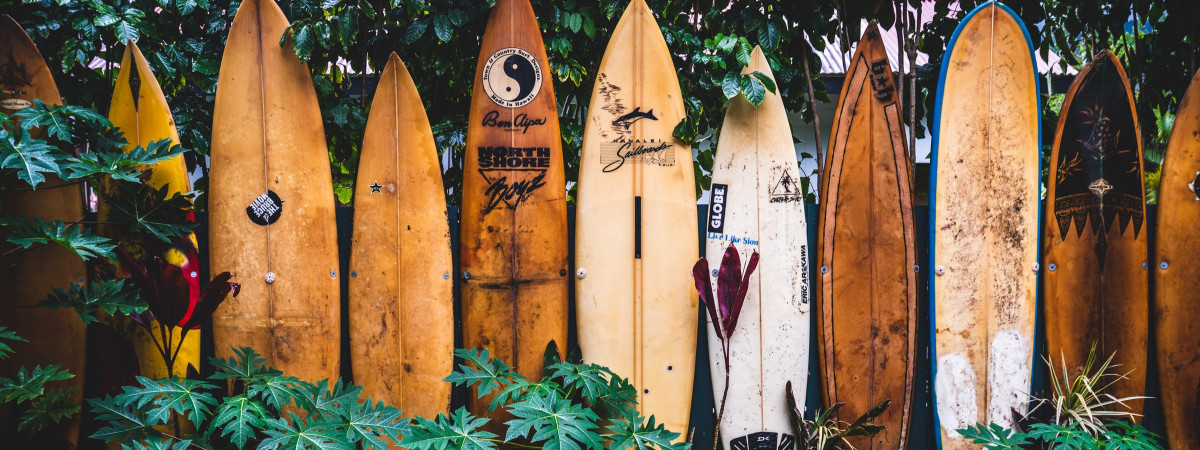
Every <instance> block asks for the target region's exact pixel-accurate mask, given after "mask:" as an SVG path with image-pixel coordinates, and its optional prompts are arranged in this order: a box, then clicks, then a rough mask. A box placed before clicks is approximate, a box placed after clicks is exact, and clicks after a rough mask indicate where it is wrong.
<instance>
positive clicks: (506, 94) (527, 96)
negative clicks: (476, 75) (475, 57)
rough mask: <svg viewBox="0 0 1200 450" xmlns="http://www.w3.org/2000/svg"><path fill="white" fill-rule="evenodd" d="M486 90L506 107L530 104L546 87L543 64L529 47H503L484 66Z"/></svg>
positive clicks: (484, 86) (499, 103)
mask: <svg viewBox="0 0 1200 450" xmlns="http://www.w3.org/2000/svg"><path fill="white" fill-rule="evenodd" d="M483 91H484V92H486V93H487V95H488V98H491V99H492V101H493V102H496V104H497V105H500V106H503V107H505V108H519V107H522V106H525V105H528V104H529V102H532V101H533V99H534V98H535V97H537V95H538V92H541V91H542V66H540V65H538V62H537V58H534V56H533V54H532V53H529V52H527V51H525V49H520V48H516V47H508V48H502V49H500V50H498V51H496V53H492V56H491V57H490V58H488V60H487V64H484V66H483Z"/></svg>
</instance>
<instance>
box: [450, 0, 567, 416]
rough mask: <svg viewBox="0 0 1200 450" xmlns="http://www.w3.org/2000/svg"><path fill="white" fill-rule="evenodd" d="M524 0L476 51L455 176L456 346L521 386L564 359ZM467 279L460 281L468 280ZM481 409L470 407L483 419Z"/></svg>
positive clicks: (561, 288) (563, 306)
mask: <svg viewBox="0 0 1200 450" xmlns="http://www.w3.org/2000/svg"><path fill="white" fill-rule="evenodd" d="M551 76H552V75H551V72H550V65H549V63H548V62H547V61H546V52H545V47H544V45H543V44H542V36H541V33H540V29H539V28H538V24H537V19H536V18H535V17H534V15H533V7H532V6H530V4H529V0H500V1H498V2H496V5H495V6H493V7H492V12H491V16H490V17H489V18H488V25H487V31H486V32H485V33H484V35H483V42H482V47H481V48H480V51H479V65H478V67H477V69H476V72H475V86H474V91H473V93H472V95H471V114H470V118H469V125H468V128H467V142H466V156H465V163H464V167H463V199H462V233H461V237H460V239H461V242H460V245H461V249H462V253H461V255H462V256H461V257H462V271H463V272H464V273H463V274H460V275H461V276H462V277H463V278H464V280H463V284H462V321H463V327H462V329H463V330H464V334H463V346H465V347H467V348H476V347H484V348H487V349H489V350H490V351H491V354H492V355H493V356H495V357H498V358H501V359H503V360H504V362H506V363H508V364H510V365H512V366H513V367H515V368H516V370H517V372H518V373H521V374H522V375H525V376H526V377H530V378H534V379H537V378H540V377H541V375H542V373H543V370H542V369H543V367H542V366H543V363H542V355H543V352H544V351H545V349H546V345H547V344H548V343H549V342H550V341H552V340H553V341H555V343H556V344H557V345H558V348H559V349H560V350H565V348H566V347H565V346H566V341H567V288H568V283H569V280H568V278H567V276H568V275H569V274H568V273H567V271H568V270H569V267H570V261H569V260H568V249H567V202H566V189H565V187H564V186H565V185H564V174H563V160H562V158H563V154H562V141H561V136H560V135H559V128H558V110H557V109H556V106H555V103H554V89H553V86H552V81H551ZM468 274H469V275H468ZM489 402H490V399H486V398H485V399H477V400H473V401H472V402H471V410H472V411H473V412H474V413H476V414H479V415H484V413H485V412H486V410H487V405H488V403H489Z"/></svg>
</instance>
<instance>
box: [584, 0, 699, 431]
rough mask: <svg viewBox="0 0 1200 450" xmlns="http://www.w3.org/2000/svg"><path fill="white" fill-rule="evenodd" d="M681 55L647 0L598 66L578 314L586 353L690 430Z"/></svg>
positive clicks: (636, 4) (687, 164) (691, 327)
mask: <svg viewBox="0 0 1200 450" xmlns="http://www.w3.org/2000/svg"><path fill="white" fill-rule="evenodd" d="M683 116H684V109H683V95H682V94H681V93H680V90H679V81H678V79H677V77H676V71H675V67H674V64H672V62H671V52H670V50H669V49H668V48H667V43H666V41H665V40H664V39H663V36H662V33H661V32H659V28H658V24H657V23H656V22H655V20H654V13H653V12H651V11H650V8H649V7H647V6H646V2H645V1H644V0H633V1H632V2H630V4H629V6H628V7H627V8H626V9H625V13H624V15H622V16H621V20H620V21H619V22H617V26H616V28H615V29H614V30H613V34H612V38H611V39H610V40H609V43H608V48H607V49H606V50H605V52H604V59H603V61H601V63H600V68H599V70H598V71H597V76H596V85H595V87H594V89H593V93H592V101H591V106H590V107H589V108H588V121H587V124H586V125H585V131H584V140H583V156H582V158H581V162H580V168H579V206H578V210H577V213H576V231H575V236H576V238H575V261H576V268H577V269H576V273H575V278H576V281H575V283H576V284H575V286H576V290H575V292H576V301H575V307H576V311H577V312H576V314H577V317H578V324H579V325H578V328H579V347H580V350H582V352H583V358H584V360H586V361H588V362H592V363H597V364H602V365H605V366H608V367H610V368H612V369H613V370H614V371H615V372H616V373H617V374H619V375H621V376H624V377H628V378H629V379H630V381H631V382H632V383H633V385H634V387H635V388H637V391H638V403H639V406H640V407H641V412H642V414H644V415H645V416H647V417H648V416H650V415H654V417H655V419H656V420H657V421H658V422H659V423H663V424H666V425H667V428H668V429H670V430H672V431H675V432H678V433H682V434H683V435H684V436H686V435H687V431H688V430H687V426H688V419H689V417H688V416H689V414H690V413H691V404H692V384H693V381H692V380H693V376H694V373H695V365H696V339H694V337H695V336H696V326H697V319H696V307H697V297H696V290H695V288H693V284H692V280H691V279H690V278H689V277H687V276H681V275H686V273H687V269H688V267H690V266H691V265H692V264H694V263H695V262H696V259H697V258H698V257H699V249H698V248H697V247H696V188H695V182H694V178H693V177H694V176H693V172H692V158H691V149H690V148H688V146H686V145H684V144H683V143H681V142H679V141H678V140H676V139H675V138H674V137H673V136H672V130H673V129H674V128H675V125H677V124H678V123H679V121H680V120H681V119H683Z"/></svg>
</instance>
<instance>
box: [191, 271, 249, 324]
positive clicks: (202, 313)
mask: <svg viewBox="0 0 1200 450" xmlns="http://www.w3.org/2000/svg"><path fill="white" fill-rule="evenodd" d="M232 277H233V274H230V273H229V272H221V273H220V274H219V275H217V276H216V277H214V278H213V279H212V281H210V282H209V283H208V286H205V287H204V291H203V292H201V293H200V301H199V302H197V303H196V308H195V310H193V311H192V315H191V317H188V320H187V322H185V323H183V324H181V325H180V326H182V327H183V328H185V329H191V328H195V327H198V326H200V324H203V323H204V322H207V321H208V320H209V319H211V318H212V315H213V313H215V312H217V306H220V305H221V302H224V301H225V299H226V298H228V297H229V293H231V292H232V293H233V296H234V297H237V295H238V292H239V291H241V289H242V286H241V285H240V284H237V283H230V282H229V279H230V278H232Z"/></svg>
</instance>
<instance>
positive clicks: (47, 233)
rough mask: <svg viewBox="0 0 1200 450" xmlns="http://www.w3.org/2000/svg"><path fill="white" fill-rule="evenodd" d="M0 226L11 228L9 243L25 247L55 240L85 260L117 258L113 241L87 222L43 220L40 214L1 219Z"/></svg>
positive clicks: (54, 241)
mask: <svg viewBox="0 0 1200 450" xmlns="http://www.w3.org/2000/svg"><path fill="white" fill-rule="evenodd" d="M0 226H4V227H10V228H9V230H8V232H9V235H8V242H10V243H13V244H17V245H20V246H21V247H24V248H29V247H32V246H33V245H34V244H49V243H55V244H59V245H62V246H63V247H66V248H67V249H69V250H71V251H72V252H74V253H75V254H76V255H77V256H79V257H80V258H83V259H84V260H88V261H90V260H93V259H96V258H105V259H110V260H111V259H114V256H113V253H112V251H113V250H114V249H116V245H113V244H112V243H111V242H112V241H111V240H109V239H105V238H102V237H100V236H97V235H95V234H93V233H92V232H91V230H88V229H85V228H84V227H83V225H79V224H75V225H67V224H64V223H63V222H62V221H61V220H55V221H53V222H43V221H42V219H39V218H37V217H22V216H16V217H8V218H3V219H0Z"/></svg>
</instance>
